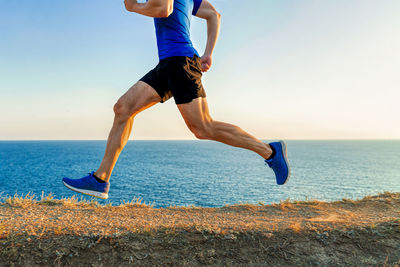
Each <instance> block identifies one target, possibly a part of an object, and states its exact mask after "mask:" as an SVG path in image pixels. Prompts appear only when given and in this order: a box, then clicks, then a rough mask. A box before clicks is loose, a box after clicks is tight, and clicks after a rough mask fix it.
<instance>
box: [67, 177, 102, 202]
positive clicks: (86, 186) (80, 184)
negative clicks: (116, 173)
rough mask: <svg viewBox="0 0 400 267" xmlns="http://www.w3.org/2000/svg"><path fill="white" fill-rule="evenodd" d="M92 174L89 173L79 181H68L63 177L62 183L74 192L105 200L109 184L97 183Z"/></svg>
mask: <svg viewBox="0 0 400 267" xmlns="http://www.w3.org/2000/svg"><path fill="white" fill-rule="evenodd" d="M93 174H94V172H91V173H89V175H88V176H85V177H83V178H81V179H69V178H67V177H64V178H63V183H64V185H65V186H66V187H68V188H69V189H71V190H73V191H75V192H78V193H82V194H85V195H89V196H92V197H97V198H101V199H107V198H108V190H109V189H110V183H109V182H106V183H100V182H98V181H97V180H96V178H94V176H93Z"/></svg>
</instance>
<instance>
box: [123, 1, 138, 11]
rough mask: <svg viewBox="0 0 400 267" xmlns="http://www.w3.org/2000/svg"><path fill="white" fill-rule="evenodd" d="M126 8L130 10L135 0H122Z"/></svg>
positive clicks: (135, 2)
mask: <svg viewBox="0 0 400 267" xmlns="http://www.w3.org/2000/svg"><path fill="white" fill-rule="evenodd" d="M124 4H125V8H126V10H128V11H129V10H132V7H133V6H134V5H136V4H137V0H124Z"/></svg>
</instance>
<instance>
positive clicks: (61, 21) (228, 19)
mask: <svg viewBox="0 0 400 267" xmlns="http://www.w3.org/2000/svg"><path fill="white" fill-rule="evenodd" d="M210 2H211V3H213V4H214V5H215V6H216V8H217V9H218V11H219V12H220V13H221V14H222V25H221V34H220V39H219V42H218V44H217V47H216V50H215V54H214V64H213V66H212V69H211V70H210V72H209V73H206V74H205V75H204V76H203V77H204V79H203V83H204V85H205V88H206V92H207V95H208V97H207V99H208V102H209V106H210V111H211V115H212V116H213V117H214V119H217V120H222V121H226V122H231V123H234V124H236V125H238V126H240V127H242V128H243V129H245V130H247V131H248V132H250V133H252V134H253V135H255V136H257V137H259V138H262V139H276V138H283V139H380V138H384V139H393V138H396V139H398V138H400V116H399V115H400V105H399V100H400V49H399V48H400V16H399V14H400V1H398V0H382V1H376V0H350V1H349V0H335V1H328V0H319V1H317V0H300V1H297V0H296V1H295V0H274V1H272V0H255V1H237V0H229V1H228V0H210ZM0 6H1V8H0V38H1V39H0V40H1V41H0V140H1V139H18V140H20V139H106V138H107V136H108V132H109V130H110V128H111V125H112V120H113V111H112V107H113V105H114V103H115V102H116V101H117V99H118V98H119V97H120V96H121V95H122V94H123V93H124V92H125V91H126V90H127V89H128V88H129V87H130V86H131V85H132V84H134V83H135V82H136V81H137V80H138V79H139V78H141V77H142V76H143V75H144V74H145V73H147V72H148V71H149V70H150V69H152V68H153V67H154V66H155V65H156V64H157V62H158V58H157V50H156V42H155V34H154V26H153V21H152V19H151V18H147V17H143V16H140V15H137V14H134V13H129V12H127V11H125V10H124V5H123V1H122V0H121V1H105V0H96V1H94V0H70V1H50V0H41V1H28V0H20V1H10V0H0ZM192 38H193V41H194V44H195V47H196V48H197V49H198V51H199V53H200V54H202V52H203V50H204V47H205V41H206V24H205V22H204V21H202V20H200V19H198V18H193V19H192ZM132 138H135V139H191V138H193V136H192V134H191V133H190V132H189V131H188V130H187V129H186V126H185V124H184V122H183V120H182V118H181V117H180V115H179V112H178V110H177V108H176V106H175V103H174V101H173V99H171V100H169V101H168V102H167V103H164V104H158V105H156V106H154V107H152V108H151V109H149V110H147V111H145V112H143V113H141V114H139V115H138V116H137V117H136V119H135V124H134V128H133V134H132V135H131V139H132Z"/></svg>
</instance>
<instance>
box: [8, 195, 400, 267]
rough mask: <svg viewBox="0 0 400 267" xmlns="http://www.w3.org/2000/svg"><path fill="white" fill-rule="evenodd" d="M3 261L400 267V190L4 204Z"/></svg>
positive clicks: (12, 199) (11, 200) (19, 199)
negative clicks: (232, 201) (273, 199)
mask: <svg viewBox="0 0 400 267" xmlns="http://www.w3.org/2000/svg"><path fill="white" fill-rule="evenodd" d="M0 244H1V251H0V266H3V265H24V266H27V265H38V266H39V265H40V266H43V265H49V266H50V265H71V266H121V265H122V266H124V265H132V264H134V265H146V266H153V265H169V264H174V265H188V266H193V265H221V266H222V265H224V266H225V265H257V266H258V265H269V266H338V265H339V266H340V265H343V266H349V265H350V266H371V265H377V266H398V265H399V264H400V193H384V194H380V195H377V196H367V197H365V198H364V199H362V200H357V201H353V200H346V199H344V200H342V201H336V202H329V203H327V202H320V201H302V202H290V201H284V202H281V203H278V204H272V205H263V204H259V205H250V204H239V205H233V206H225V207H221V208H199V207H169V208H160V209H158V208H153V207H151V206H149V205H146V204H144V203H141V202H140V201H133V202H130V203H125V204H124V205H120V206H101V205H99V204H98V203H97V202H87V201H78V200H77V199H76V198H68V199H62V200H56V199H53V198H52V196H47V197H42V199H41V200H35V199H34V198H33V196H24V197H18V196H14V197H10V198H7V199H4V200H3V202H1V203H0Z"/></svg>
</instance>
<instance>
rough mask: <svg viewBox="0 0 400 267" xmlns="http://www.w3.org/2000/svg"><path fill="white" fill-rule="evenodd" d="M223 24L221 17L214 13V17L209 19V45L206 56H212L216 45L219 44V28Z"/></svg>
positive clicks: (205, 52)
mask: <svg viewBox="0 0 400 267" xmlns="http://www.w3.org/2000/svg"><path fill="white" fill-rule="evenodd" d="M220 24H221V15H220V14H219V13H214V15H213V16H211V17H210V18H208V19H207V45H206V50H205V51H204V55H206V56H212V54H213V51H214V48H215V44H216V43H217V39H218V35H219V28H220Z"/></svg>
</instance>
